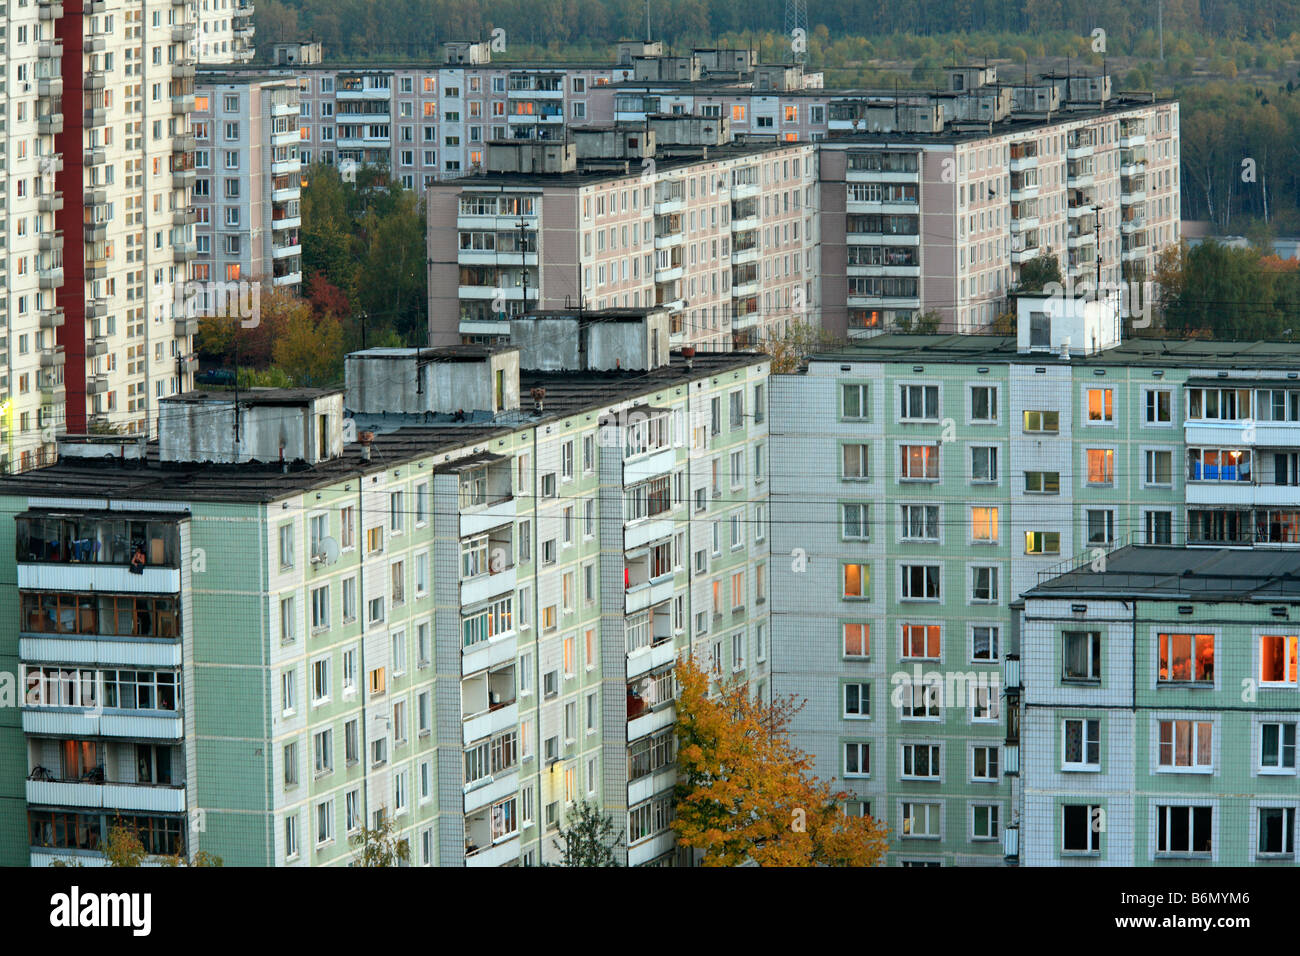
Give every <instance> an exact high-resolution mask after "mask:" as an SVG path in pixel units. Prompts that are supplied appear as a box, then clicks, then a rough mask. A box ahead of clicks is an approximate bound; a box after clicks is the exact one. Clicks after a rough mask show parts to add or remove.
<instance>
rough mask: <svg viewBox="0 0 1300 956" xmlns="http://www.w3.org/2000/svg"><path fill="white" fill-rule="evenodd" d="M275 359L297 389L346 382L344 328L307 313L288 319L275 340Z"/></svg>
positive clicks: (273, 354) (306, 311)
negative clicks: (299, 386)
mask: <svg viewBox="0 0 1300 956" xmlns="http://www.w3.org/2000/svg"><path fill="white" fill-rule="evenodd" d="M272 357H273V359H274V361H275V365H276V367H277V368H279V369H282V370H283V371H284V372H285V374H287V375H288V376H289V377H290V378H291V379H293V381H294V382H295V383H297V384H298V385H313V386H320V385H332V384H334V383H336V382H340V381H342V379H343V327H342V325H340V324H339V321H338V320H337V319H335V318H334V317H333V316H329V315H326V316H324V317H322V318H317V317H315V316H313V315H312V314H311V311H310V310H308V309H303V310H298V311H296V312H294V313H293V314H292V315H290V316H289V317H288V319H287V320H286V322H285V327H284V330H283V332H281V333H280V337H279V338H278V339H276V340H275V345H274V348H273V350H272Z"/></svg>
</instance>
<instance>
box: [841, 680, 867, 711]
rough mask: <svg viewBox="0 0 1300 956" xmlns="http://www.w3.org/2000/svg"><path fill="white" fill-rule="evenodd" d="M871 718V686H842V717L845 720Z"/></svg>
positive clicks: (856, 684) (855, 684)
mask: <svg viewBox="0 0 1300 956" xmlns="http://www.w3.org/2000/svg"><path fill="white" fill-rule="evenodd" d="M870 716H871V685H870V684H858V683H854V684H845V685H844V717H845V718H846V719H852V718H862V717H870Z"/></svg>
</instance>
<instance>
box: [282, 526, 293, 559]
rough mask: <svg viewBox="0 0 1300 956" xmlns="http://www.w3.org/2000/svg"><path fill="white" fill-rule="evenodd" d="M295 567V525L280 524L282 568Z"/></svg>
mask: <svg viewBox="0 0 1300 956" xmlns="http://www.w3.org/2000/svg"><path fill="white" fill-rule="evenodd" d="M291 567H293V525H291V524H285V525H281V526H280V569H281V570H284V569H286V568H291Z"/></svg>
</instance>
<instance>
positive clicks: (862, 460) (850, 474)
mask: <svg viewBox="0 0 1300 956" xmlns="http://www.w3.org/2000/svg"><path fill="white" fill-rule="evenodd" d="M840 450H841V453H842V456H843V471H842V472H841V473H840V477H842V478H846V479H853V480H858V481H865V480H866V479H868V478H870V477H871V469H870V464H869V462H870V452H871V446H870V445H866V444H862V445H844V446H842V447H841V449H840Z"/></svg>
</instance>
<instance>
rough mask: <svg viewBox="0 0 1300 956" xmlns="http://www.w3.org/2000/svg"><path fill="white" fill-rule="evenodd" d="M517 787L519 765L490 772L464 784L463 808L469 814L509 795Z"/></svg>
mask: <svg viewBox="0 0 1300 956" xmlns="http://www.w3.org/2000/svg"><path fill="white" fill-rule="evenodd" d="M518 789H519V767H518V765H515V766H513V767H511V768H509V769H508V770H502V771H500V772H498V773H496V774H491V775H489V776H487V777H484V778H483V779H481V780H475V781H474V782H473V783H471V784H466V785H465V799H464V808H465V811H464V812H465V813H466V814H470V813H473V812H474V811H476V810H482V809H483V808H484V807H488V806H491V805H492V804H494V803H497V802H499V801H501V800H504V799H505V798H507V797H509V796H510V795H511V794H513V793H514V792H515V791H516V790H518Z"/></svg>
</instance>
